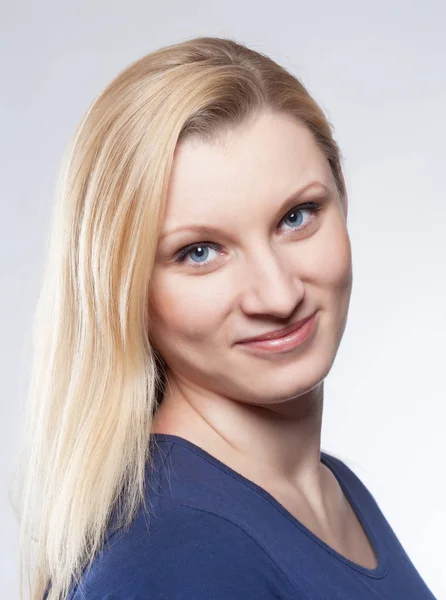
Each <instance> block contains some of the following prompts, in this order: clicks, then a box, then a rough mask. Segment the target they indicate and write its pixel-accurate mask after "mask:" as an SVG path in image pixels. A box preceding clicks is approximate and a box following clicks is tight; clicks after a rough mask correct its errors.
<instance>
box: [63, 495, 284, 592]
mask: <svg viewBox="0 0 446 600" xmlns="http://www.w3.org/2000/svg"><path fill="white" fill-rule="evenodd" d="M146 525H148V526H147V527H143V526H139V527H132V528H131V529H130V530H128V531H126V532H122V531H121V532H118V533H116V534H114V535H113V536H112V537H111V538H110V540H109V541H108V542H107V543H106V545H105V546H104V548H103V550H102V551H101V553H100V554H99V555H98V556H97V558H96V559H95V560H94V562H93V563H92V565H91V567H90V568H89V569H88V570H87V571H86V572H84V574H83V576H82V579H81V581H80V584H79V585H78V586H77V587H76V588H73V590H72V592H71V594H70V595H69V596H68V600H149V599H150V600H186V599H187V600H192V599H193V600H202V599H203V600H204V599H206V600H209V598H213V599H214V600H228V598H231V599H232V600H248V599H249V598H256V599H257V600H263V599H264V600H266V599H270V598H272V597H275V598H278V597H280V598H291V597H294V598H295V597H296V596H295V592H296V590H294V596H293V595H291V594H293V590H292V589H291V584H290V583H289V582H288V580H287V579H286V578H285V576H284V575H283V574H282V572H281V571H280V569H279V568H278V567H277V566H276V565H275V563H274V562H273V561H272V559H271V558H270V557H269V555H268V554H267V553H266V552H265V550H264V549H263V548H262V547H261V546H260V545H259V544H258V543H257V542H256V541H255V540H253V539H252V538H251V536H249V535H248V533H246V532H245V531H244V530H243V529H242V528H241V527H239V526H238V525H237V524H235V523H233V522H232V521H230V520H228V519H227V518H225V517H222V516H219V515H218V514H215V513H212V512H209V511H207V510H203V509H201V508H195V507H193V506H186V505H179V506H176V507H175V508H172V509H169V510H168V511H165V512H163V513H162V514H160V515H159V516H157V517H156V518H153V519H151V520H150V522H149V523H146ZM274 594H276V595H274Z"/></svg>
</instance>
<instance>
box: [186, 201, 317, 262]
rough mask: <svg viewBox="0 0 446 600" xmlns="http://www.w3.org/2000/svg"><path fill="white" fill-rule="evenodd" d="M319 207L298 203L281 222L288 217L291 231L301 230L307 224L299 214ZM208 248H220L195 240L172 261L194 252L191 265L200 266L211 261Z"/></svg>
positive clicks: (314, 203) (313, 211)
mask: <svg viewBox="0 0 446 600" xmlns="http://www.w3.org/2000/svg"><path fill="white" fill-rule="evenodd" d="M321 208H322V206H321V205H320V204H317V203H316V202H307V203H306V204H299V205H298V206H295V207H294V208H292V209H291V210H290V211H289V212H288V213H287V214H286V216H285V217H284V218H283V219H282V221H281V223H282V222H285V221H286V220H288V219H290V220H291V225H290V226H291V231H301V230H302V229H305V227H307V225H303V226H302V227H301V223H302V221H303V220H304V219H303V217H302V216H301V215H302V213H303V212H304V211H305V210H308V211H309V212H310V213H311V214H314V213H316V212H318V211H319V210H321ZM209 249H212V250H215V251H216V252H217V253H218V252H219V250H220V246H219V245H218V244H214V243H213V242H196V243H194V244H189V245H188V246H185V247H184V248H181V249H180V250H179V251H178V252H177V253H176V255H175V257H174V262H176V263H182V262H185V260H184V259H185V258H186V257H188V256H189V257H190V258H191V260H192V257H193V254H194V253H196V254H195V257H196V258H198V260H197V261H195V260H192V263H193V266H195V267H201V266H206V265H209V264H210V263H211V262H212V259H211V260H209V261H208V260H207V258H208V256H209ZM189 264H190V263H189Z"/></svg>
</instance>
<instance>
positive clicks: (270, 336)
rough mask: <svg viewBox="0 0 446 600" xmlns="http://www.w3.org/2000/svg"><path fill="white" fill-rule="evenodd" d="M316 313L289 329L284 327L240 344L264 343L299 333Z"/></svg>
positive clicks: (246, 339) (247, 339)
mask: <svg viewBox="0 0 446 600" xmlns="http://www.w3.org/2000/svg"><path fill="white" fill-rule="evenodd" d="M315 314H316V313H313V314H312V315H310V316H309V317H305V318H304V319H300V321H296V322H295V323H292V324H291V325H288V327H282V329H276V330H275V331H270V332H268V333H262V334H260V335H258V336H253V337H250V338H245V339H244V340H240V341H239V343H240V344H245V343H247V342H262V341H264V340H277V339H280V338H282V337H285V336H286V335H288V334H290V333H294V332H295V331H297V330H298V329H300V328H301V327H302V325H305V323H306V322H307V321H309V320H310V319H311V318H313V317H314V315H315Z"/></svg>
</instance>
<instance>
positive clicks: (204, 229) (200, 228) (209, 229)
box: [160, 181, 330, 240]
mask: <svg viewBox="0 0 446 600" xmlns="http://www.w3.org/2000/svg"><path fill="white" fill-rule="evenodd" d="M316 186H317V187H320V188H323V191H324V193H328V192H329V191H330V190H329V188H328V187H327V186H326V185H324V184H323V183H322V182H320V181H311V182H310V183H307V184H305V185H304V186H303V187H301V188H300V189H299V190H297V191H295V192H293V193H292V194H291V195H290V196H288V197H287V198H286V199H285V201H284V202H283V203H282V204H281V206H280V208H279V209H278V210H277V212H276V218H278V217H279V216H280V215H281V214H282V212H284V211H286V210H287V209H288V207H289V208H290V209H291V208H293V206H294V203H295V202H297V201H298V200H299V198H300V196H301V195H302V194H303V193H304V192H306V191H307V190H308V189H309V188H312V187H316ZM182 231H191V232H196V233H205V234H209V235H215V234H219V233H222V230H221V229H220V228H219V227H215V226H213V225H194V224H191V225H183V226H181V227H177V228H176V229H172V230H171V231H165V232H164V233H162V234H161V236H160V240H165V239H166V238H167V237H170V236H171V235H173V234H176V233H180V232H182Z"/></svg>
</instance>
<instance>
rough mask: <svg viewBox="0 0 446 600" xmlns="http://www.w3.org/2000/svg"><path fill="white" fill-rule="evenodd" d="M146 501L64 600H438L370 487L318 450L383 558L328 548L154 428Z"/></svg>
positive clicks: (268, 499) (247, 486) (240, 479)
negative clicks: (357, 558)
mask: <svg viewBox="0 0 446 600" xmlns="http://www.w3.org/2000/svg"><path fill="white" fill-rule="evenodd" d="M151 444H152V448H153V452H154V454H153V456H154V463H153V467H152V468H150V469H149V468H148V469H147V483H148V485H147V504H146V507H145V508H144V507H141V509H140V510H139V512H138V514H137V516H136V518H135V520H134V521H133V523H132V525H131V526H130V529H128V530H126V531H125V530H123V529H122V530H118V531H114V532H113V533H111V535H110V536H109V537H108V538H107V540H106V543H105V545H104V547H103V549H102V550H101V552H100V554H98V555H97V556H96V557H95V559H94V562H93V564H92V566H91V567H90V568H89V569H86V570H84V573H83V575H82V579H81V584H80V586H75V585H74V584H73V586H72V588H71V591H70V594H69V596H68V600H251V599H252V600H273V599H274V600H322V599H327V600H328V599H330V600H335V599H336V600H377V599H388V600H435V599H434V596H433V595H432V593H431V592H430V591H429V589H428V587H427V585H426V583H425V582H424V581H423V579H422V578H421V576H420V574H419V573H418V571H417V570H416V568H415V566H414V565H413V564H412V562H411V561H410V559H409V557H408V555H407V554H406V552H405V550H404V549H403V547H402V545H401V544H400V542H399V541H398V539H397V537H396V535H395V533H394V532H393V530H392V528H391V527H390V525H389V523H388V522H387V520H386V518H385V517H384V515H383V513H382V512H381V510H380V508H379V506H378V505H377V502H376V501H375V499H374V497H373V496H372V494H371V493H370V492H369V491H368V490H367V488H366V487H365V485H364V484H363V483H362V482H361V480H360V479H359V478H358V476H357V475H356V474H355V473H354V472H353V471H352V470H351V469H350V468H349V467H348V466H347V465H346V464H345V463H344V462H343V461H341V460H340V459H338V458H335V457H334V456H331V455H329V454H327V453H325V452H324V451H321V462H322V463H323V464H325V465H326V466H327V467H328V468H329V469H330V470H331V471H332V473H333V474H334V476H335V477H336V479H337V481H338V482H339V484H340V486H341V488H342V490H343V492H344V494H345V496H346V497H347V499H348V500H349V502H350V504H351V506H352V508H353V510H354V511H355V513H356V515H357V517H358V519H359V521H360V522H361V524H362V526H363V528H364V531H365V532H366V534H367V536H368V538H369V540H370V542H371V544H372V546H373V548H374V550H375V553H376V555H377V558H378V566H377V567H376V569H367V568H366V567H363V566H361V565H360V564H357V563H355V562H354V561H352V560H349V559H348V558H345V557H344V556H343V555H341V554H339V553H338V552H337V551H336V550H334V549H333V548H331V547H330V546H328V545H327V544H326V543H325V542H323V541H322V540H321V539H320V538H318V537H317V536H316V535H314V534H313V533H312V532H311V531H310V530H309V529H308V528H307V527H305V525H303V524H302V523H301V522H300V521H299V520H298V519H296V518H295V517H294V516H293V515H292V514H291V513H290V512H289V511H288V510H286V509H285V508H284V507H283V506H282V505H281V504H280V503H279V502H278V501H277V500H276V499H275V498H274V497H273V496H272V495H271V494H269V493H268V492H267V491H266V490H264V489H263V488H262V487H260V486H259V485H257V484H255V483H254V482H252V481H250V480H249V479H247V478H245V477H244V476H243V475H241V474H239V473H237V472H236V471H234V470H233V469H231V468H230V467H228V466H227V465H225V464H224V463H222V462H220V461H219V460H218V459H217V458H215V457H213V456H212V455H210V454H209V453H208V452H206V451H205V450H203V449H202V448H200V447H198V446H196V445H195V444H193V443H192V442H190V441H188V440H186V439H184V438H181V437H179V436H176V435H172V434H152V437H151Z"/></svg>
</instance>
